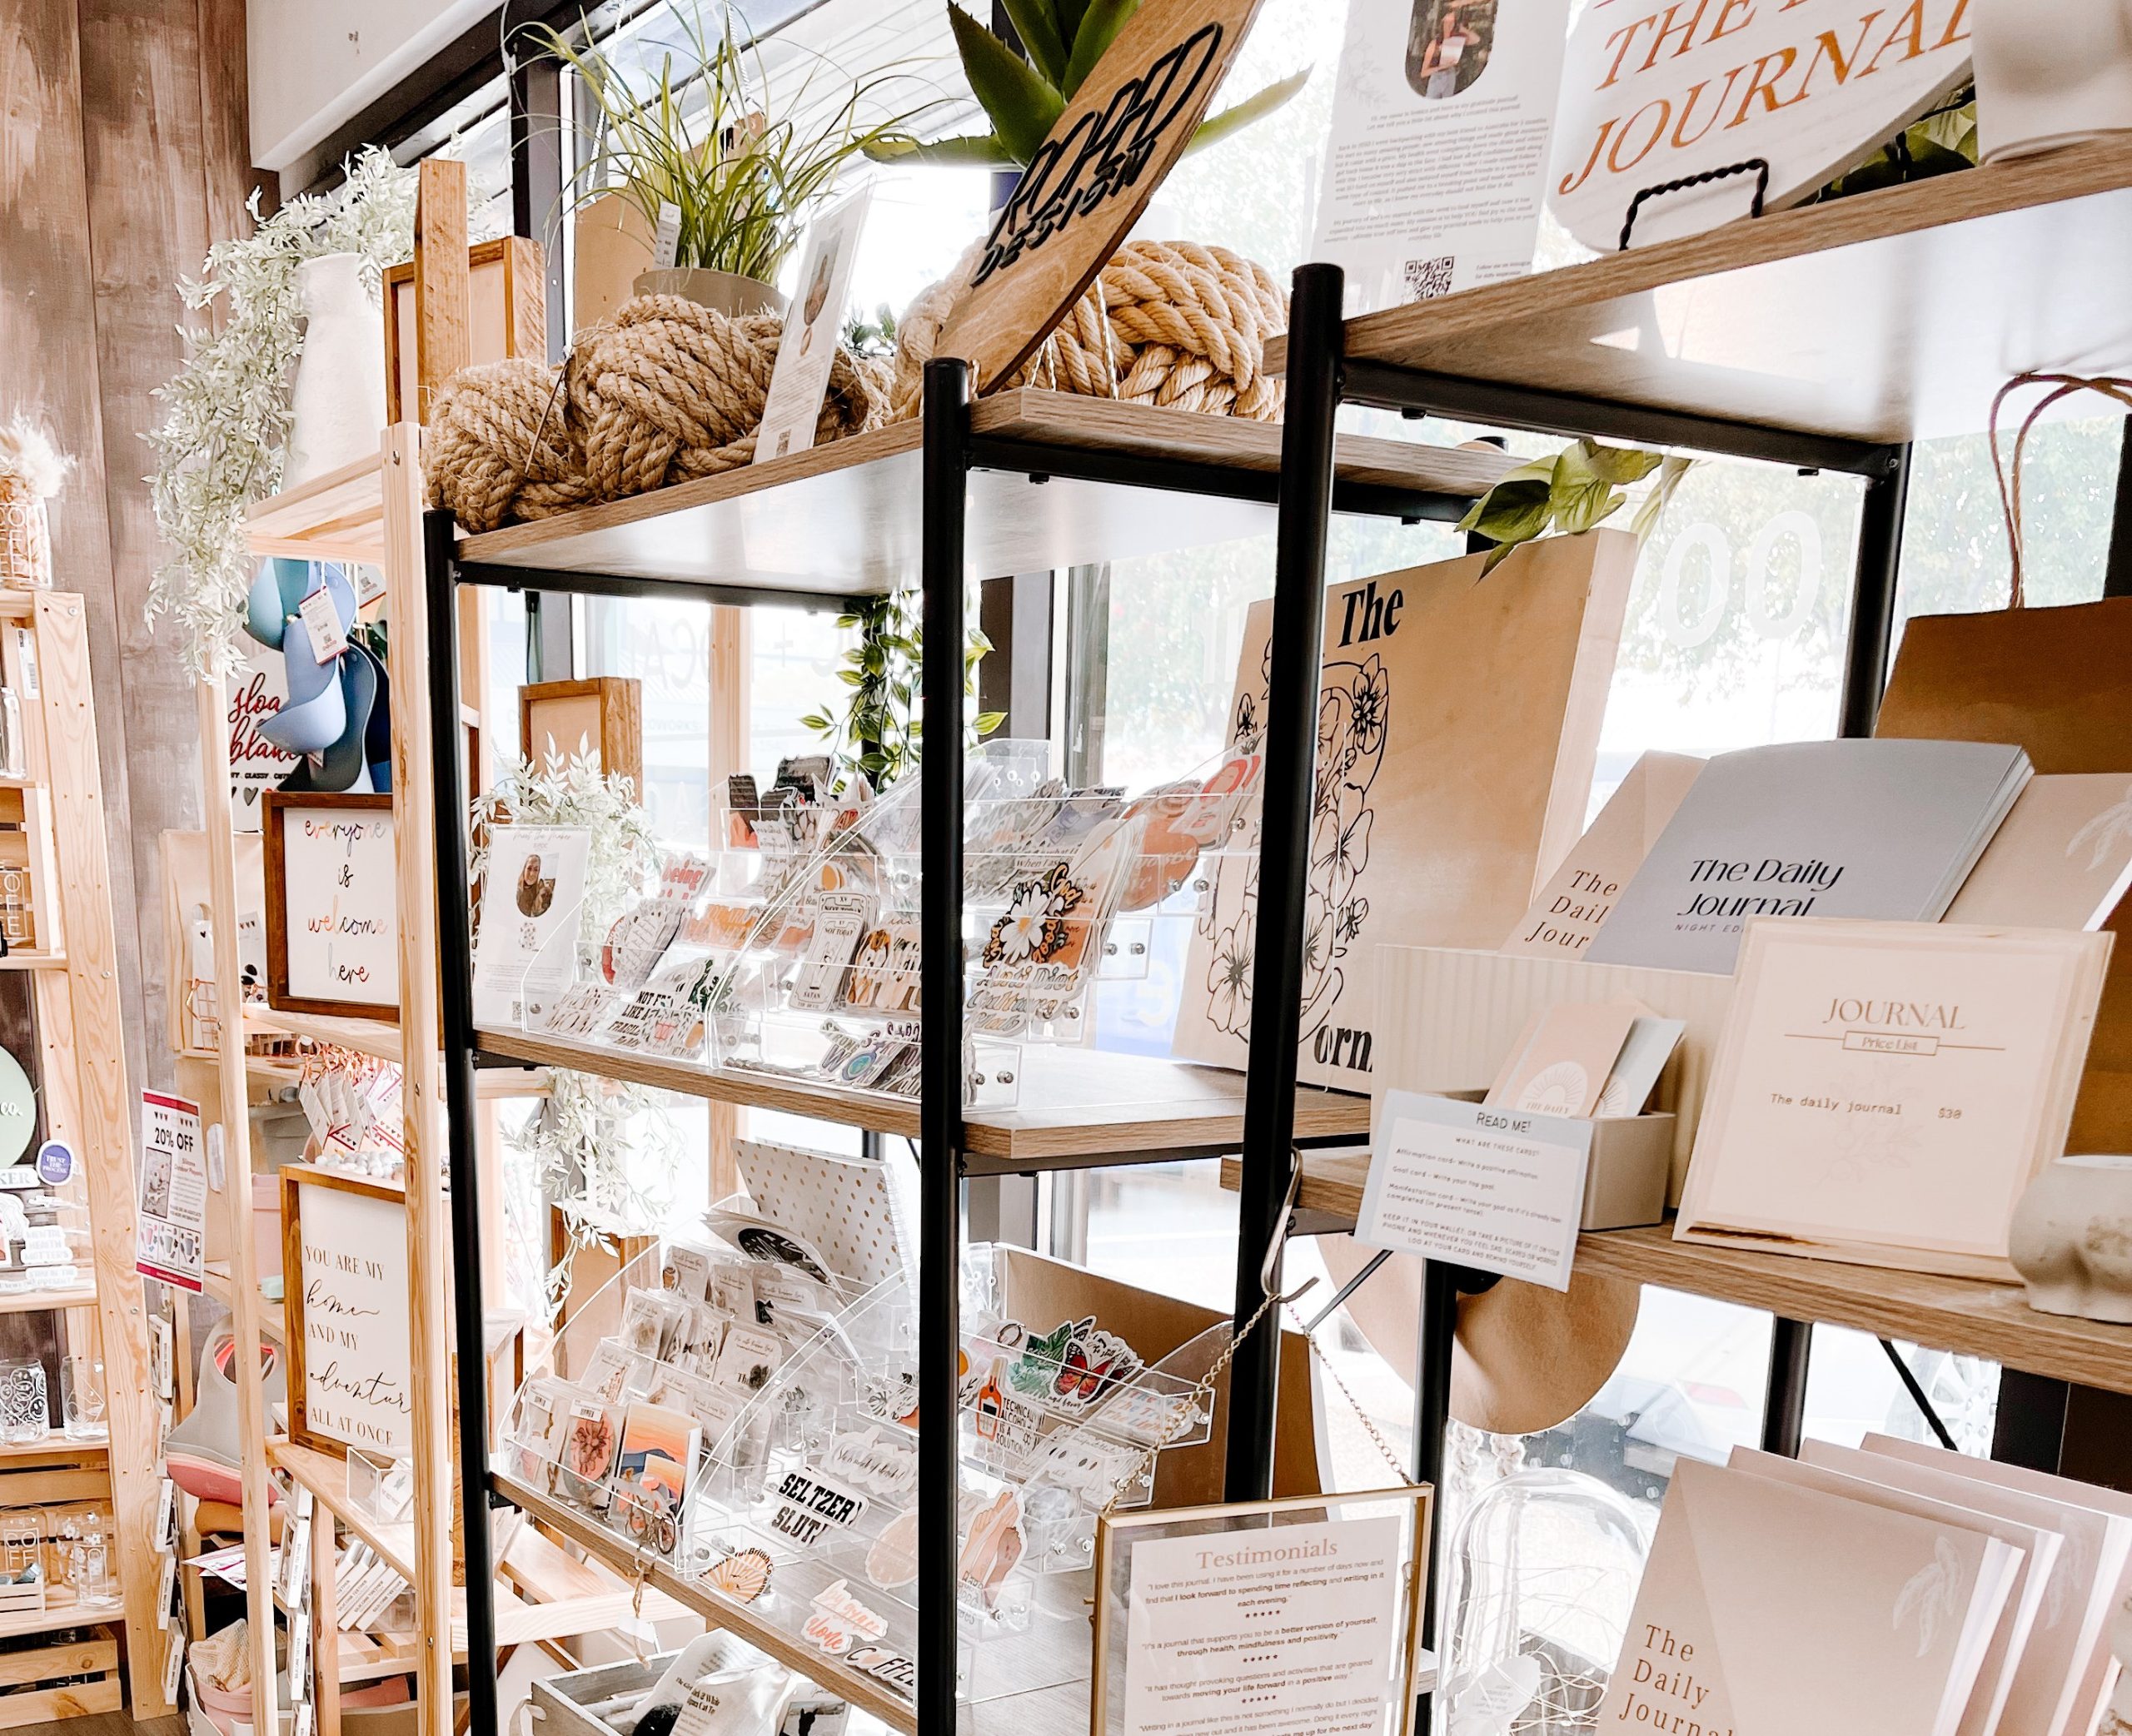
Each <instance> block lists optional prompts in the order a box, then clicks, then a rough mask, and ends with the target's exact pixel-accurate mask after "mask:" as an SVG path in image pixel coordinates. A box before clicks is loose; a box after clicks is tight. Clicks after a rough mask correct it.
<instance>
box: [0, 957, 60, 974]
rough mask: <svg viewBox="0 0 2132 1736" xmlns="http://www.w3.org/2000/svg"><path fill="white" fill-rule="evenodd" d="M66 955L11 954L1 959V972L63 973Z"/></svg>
mask: <svg viewBox="0 0 2132 1736" xmlns="http://www.w3.org/2000/svg"><path fill="white" fill-rule="evenodd" d="M66 968H67V955H66V954H65V953H8V954H7V956H6V957H5V958H0V971H63V970H65V969H66Z"/></svg>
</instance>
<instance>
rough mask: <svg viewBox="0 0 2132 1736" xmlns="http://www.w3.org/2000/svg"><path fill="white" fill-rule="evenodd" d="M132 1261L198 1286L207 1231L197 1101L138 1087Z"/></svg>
mask: <svg viewBox="0 0 2132 1736" xmlns="http://www.w3.org/2000/svg"><path fill="white" fill-rule="evenodd" d="M137 1221H138V1224H139V1230H138V1235H137V1252H136V1254H135V1256H134V1261H133V1264H134V1267H135V1269H136V1270H137V1271H139V1272H140V1273H141V1275H142V1276H143V1277H148V1278H155V1279H157V1280H159V1281H161V1282H162V1283H165V1284H174V1285H176V1286H177V1287H178V1288H179V1289H180V1290H189V1291H192V1292H193V1294H194V1295H196V1296H197V1295H198V1294H199V1291H200V1277H201V1271H202V1261H203V1260H204V1259H205V1257H206V1250H207V1152H206V1150H205V1148H204V1147H203V1146H202V1142H201V1137H200V1106H199V1105H198V1104H197V1103H188V1102H186V1100H185V1099H184V1098H183V1097H167V1096H165V1095H164V1094H163V1093H162V1092H159V1091H144V1092H142V1093H141V1199H140V1210H139V1212H138V1214H137Z"/></svg>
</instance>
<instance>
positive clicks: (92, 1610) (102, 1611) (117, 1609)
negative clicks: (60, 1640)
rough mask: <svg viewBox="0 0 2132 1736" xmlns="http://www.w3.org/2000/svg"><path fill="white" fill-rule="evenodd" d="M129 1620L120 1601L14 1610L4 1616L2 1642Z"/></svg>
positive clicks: (0, 1630)
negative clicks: (29, 1635)
mask: <svg viewBox="0 0 2132 1736" xmlns="http://www.w3.org/2000/svg"><path fill="white" fill-rule="evenodd" d="M125 1619H126V1605H125V1604H122V1603H121V1602H119V1601H118V1600H117V1599H108V1600H107V1601H106V1602H103V1603H101V1604H48V1605H47V1607H45V1608H44V1609H17V1610H11V1611H9V1612H8V1613H7V1614H4V1615H0V1639H21V1638H22V1636H23V1635H24V1634H52V1633H56V1632H57V1631H58V1630H59V1629H62V1628H81V1627H87V1626H89V1625H91V1624H93V1623H97V1622H107V1621H123V1620H125Z"/></svg>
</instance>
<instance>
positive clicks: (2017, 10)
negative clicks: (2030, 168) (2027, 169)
mask: <svg viewBox="0 0 2132 1736" xmlns="http://www.w3.org/2000/svg"><path fill="white" fill-rule="evenodd" d="M1969 20H1970V32H1971V38H1972V39H1971V42H1970V52H1971V54H1972V56H1973V57H1974V60H1975V67H1976V125H1977V143H1978V145H1979V147H1980V150H1979V155H1980V156H1981V157H1983V158H1984V160H1985V162H1992V161H1994V160H1996V159H2000V158H2005V157H2025V156H2028V155H2030V153H2032V152H2038V151H2049V150H2052V149H2055V147H2058V146H2060V145H2070V144H2076V143H2078V142H2080V140H2082V139H2089V138H2093V137H2095V136H2096V135H2098V134H2100V133H2105V132H2123V131H2125V130H2126V129H2128V128H2132V0H1970V8H1969Z"/></svg>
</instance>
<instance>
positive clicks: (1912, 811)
mask: <svg viewBox="0 0 2132 1736" xmlns="http://www.w3.org/2000/svg"><path fill="white" fill-rule="evenodd" d="M2029 771H2030V769H2029V764H2028V756H2027V755H2026V754H2024V753H2023V752H2022V751H2021V750H2020V749H2019V748H2011V747H2004V746H2000V745H1997V744H1991V743H1981V742H1953V741H1893V740H1891V741H1830V742H1791V743H1786V744H1780V745H1778V746H1776V747H1768V748H1748V749H1744V750H1742V751H1741V752H1739V753H1736V754H1719V755H1718V756H1717V757H1716V759H1712V760H1711V762H1710V764H1709V765H1708V766H1706V768H1705V769H1704V770H1703V773H1702V775H1701V777H1700V778H1697V779H1696V782H1695V784H1694V786H1693V787H1692V788H1691V789H1690V790H1689V791H1688V793H1687V796H1686V799H1685V800H1683V801H1682V802H1681V806H1680V808H1679V810H1678V811H1677V812H1676V813H1675V814H1674V816H1673V818H1672V819H1671V821H1670V822H1669V823H1667V825H1666V829H1665V830H1664V831H1663V832H1661V833H1659V835H1658V842H1657V843H1656V845H1654V846H1653V847H1652V848H1651V854H1650V856H1649V857H1648V858H1646V860H1645V862H1644V864H1643V866H1642V867H1641V868H1639V869H1637V870H1636V878H1634V879H1633V880H1631V881H1630V882H1629V883H1628V885H1627V887H1626V888H1625V889H1624V890H1623V892H1622V893H1621V898H1620V899H1619V901H1618V902H1617V903H1616V904H1615V907H1614V909H1613V913H1611V915H1610V916H1608V917H1607V918H1606V922H1605V923H1604V924H1602V925H1601V928H1600V930H1599V932H1598V933H1597V934H1596V935H1594V936H1593V937H1592V944H1591V946H1590V947H1589V948H1587V950H1586V953H1585V957H1586V958H1587V959H1588V960H1589V961H1590V962H1591V963H1594V964H1634V965H1647V966H1653V967H1658V968H1661V969H1666V970H1681V971H1709V972H1730V971H1731V968H1732V966H1733V963H1734V960H1735V958H1736V957H1737V955H1738V953H1739V950H1740V938H1741V933H1743V932H1744V930H1745V928H1746V923H1747V919H1748V918H1750V917H1753V916H1822V917H1862V918H1874V919H1877V920H1881V921H1889V922H1925V923H1930V922H1937V921H1938V920H1939V919H1940V917H1941V915H1943V914H1944V913H1945V910H1946V908H1947V905H1948V904H1949V903H1950V902H1951V900H1952V899H1953V898H1954V896H1955V893H1956V891H1958V890H1959V889H1960V886H1961V883H1962V881H1963V880H1964V879H1965V878H1966V877H1967V875H1968V873H1969V871H1970V868H1972V867H1974V866H1975V863H1976V858H1977V857H1978V856H1979V855H1980V853H1982V851H1983V849H1984V847H1985V844H1986V843H1989V842H1990V838H1991V834H1992V833H1994V832H1995V831H1996V830H1997V829H1998V828H1999V823H2000V821H2001V820H2003V819H2005V817H2006V813H2007V810H2008V809H2009V808H2011V807H2012V805H2013V802H2014V798H2015V796H2017V795H2019V794H2020V790H2021V786H2022V785H2023V784H2025V783H2027V781H2028V778H2029Z"/></svg>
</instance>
